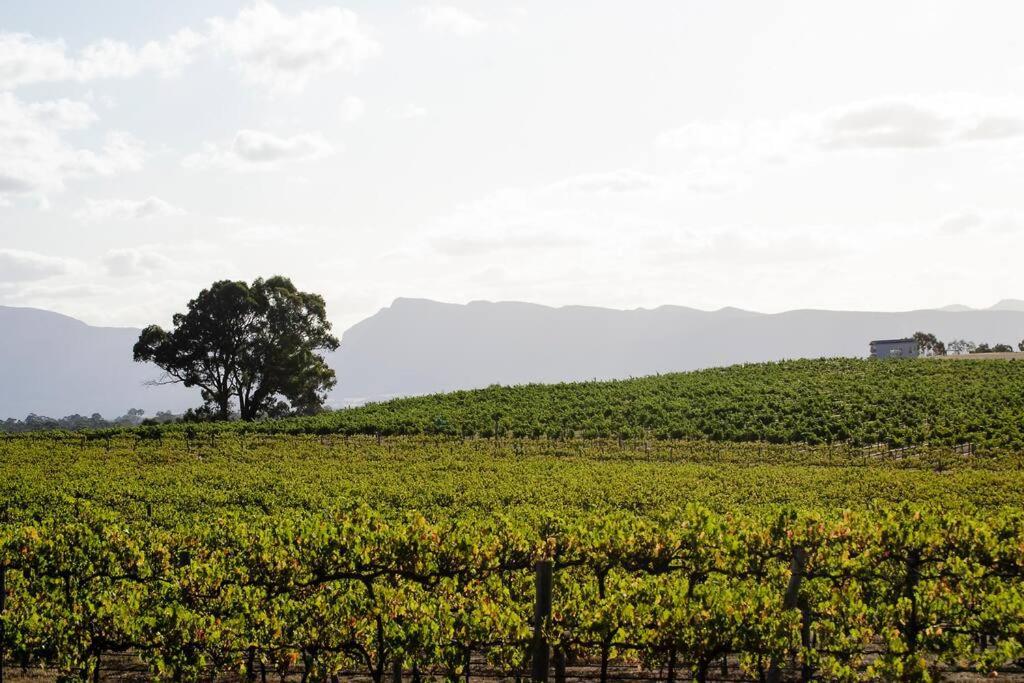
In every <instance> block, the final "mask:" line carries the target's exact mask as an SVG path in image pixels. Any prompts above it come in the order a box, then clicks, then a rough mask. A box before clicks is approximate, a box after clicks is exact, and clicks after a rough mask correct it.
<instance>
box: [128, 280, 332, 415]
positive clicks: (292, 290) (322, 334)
mask: <svg viewBox="0 0 1024 683" xmlns="http://www.w3.org/2000/svg"><path fill="white" fill-rule="evenodd" d="M337 348H338V339H337V338H336V337H335V336H334V335H332V334H331V324H330V322H328V320H327V309H326V305H325V303H324V300H323V297H321V296H320V295H318V294H311V293H308V292H300V291H299V290H298V289H297V288H296V287H295V285H294V284H292V282H291V280H289V279H288V278H286V277H282V276H274V277H271V278H268V279H266V280H264V279H263V278H258V279H256V280H254V281H253V283H252V284H251V285H249V284H247V283H245V282H243V281H232V280H220V281H218V282H214V283H213V284H212V285H211V286H210V287H209V288H208V289H204V290H203V291H201V292H200V293H199V295H198V296H197V297H196V298H195V299H192V300H191V301H189V302H188V311H187V312H185V313H176V314H175V315H174V318H173V329H171V330H170V331H166V330H164V329H163V328H161V327H159V326H158V325H150V326H149V327H147V328H145V329H144V330H142V332H141V334H139V340H138V342H136V344H135V347H134V357H135V360H136V361H139V362H145V361H148V362H152V363H155V364H156V365H157V366H158V367H160V368H161V369H162V370H163V371H164V377H163V378H162V379H161V380H158V383H181V384H184V385H185V386H186V387H199V388H200V390H201V391H202V397H203V401H204V402H205V405H204V409H205V410H207V411H208V412H209V413H210V414H211V415H213V416H215V417H216V418H218V419H228V417H229V416H230V414H231V411H232V407H233V406H236V407H237V410H238V414H239V415H240V417H241V418H242V419H243V420H254V419H257V418H259V417H264V416H277V415H281V414H284V413H286V412H289V411H292V412H297V413H311V412H315V411H316V410H317V409H319V408H320V407H321V406H322V405H323V402H324V400H326V398H327V392H328V391H329V390H330V389H331V388H332V387H333V386H334V385H335V382H336V380H335V376H334V370H332V369H331V368H330V367H329V366H328V365H327V363H326V361H325V360H324V358H323V356H322V355H320V354H319V353H318V352H320V351H325V350H330V351H333V350H335V349H337Z"/></svg>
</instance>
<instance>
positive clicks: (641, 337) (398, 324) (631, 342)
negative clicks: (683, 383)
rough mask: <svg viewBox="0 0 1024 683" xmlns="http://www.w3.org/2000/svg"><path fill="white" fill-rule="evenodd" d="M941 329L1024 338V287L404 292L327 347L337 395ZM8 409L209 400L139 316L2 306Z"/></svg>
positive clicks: (524, 378) (793, 354)
mask: <svg viewBox="0 0 1024 683" xmlns="http://www.w3.org/2000/svg"><path fill="white" fill-rule="evenodd" d="M917 330H923V331H928V332H933V333H934V334H936V335H937V336H938V337H939V338H940V339H943V340H951V339H955V338H965V339H970V340H973V341H976V342H989V343H997V342H1002V343H1010V344H1014V345H1016V343H1017V342H1018V341H1020V340H1021V339H1022V338H1024V301H1021V300H1010V299H1007V300H1004V301H1001V302H999V303H998V304H996V305H995V306H992V307H991V308H988V309H984V310H973V309H968V308H966V307H962V306H950V307H946V308H945V309H942V310H920V311H908V312H897V313H873V312H850V311H820V310H797V311H789V312H785V313H778V314H762V313H754V312H750V311H743V310H740V309H735V308H724V309H721V310H718V311H701V310H697V309H692V308H686V307H682V306H662V307H659V308H656V309H635V310H628V311H621V310H612V309H604V308H594V307H586V306H566V307H561V308H552V307H548V306H541V305H537V304H526V303H516V302H500V303H491V302H483V301H477V302H472V303H469V304H465V305H461V304H446V303H438V302H435V301H429V300H425V299H405V298H401V299H397V300H395V301H394V303H392V305H391V306H388V307H386V308H383V309H381V310H380V311H379V312H378V313H376V314H375V315H373V316H371V317H369V318H367V319H366V320H364V321H362V322H360V323H358V324H356V325H354V326H353V327H351V328H349V329H348V330H346V331H345V332H344V333H343V335H342V344H341V348H340V349H339V350H338V352H336V353H334V354H331V356H330V358H329V360H330V362H331V365H332V366H333V367H334V368H335V369H336V371H337V373H338V388H337V389H336V390H335V392H334V394H333V395H332V396H331V399H330V403H331V404H332V405H336V406H337V405H346V404H351V403H357V402H362V401H366V400H378V399H383V398H389V397H393V396H400V395H413V394H423V393H431V392H436V391H448V390H453V389H468V388H475V387H482V386H487V385H489V384H495V383H500V384H519V383H526V382H557V381H572V380H589V379H595V378H596V379H612V378H624V377H631V376H632V377H635V376H640V375H649V374H653V373H663V372H675V371H683V370H694V369H699V368H705V367H713V366H720V365H730V364H733V363H740V362H753V361H765V360H780V359H784V358H802V357H820V356H865V355H867V349H868V342H869V341H870V340H871V339H877V338H887V337H898V336H904V335H910V334H912V333H913V332H915V331H917ZM0 335H2V338H3V340H4V343H3V346H2V349H0V387H3V388H2V391H0V418H6V417H18V418H20V417H24V416H25V415H27V414H28V413H37V414H45V415H49V416H54V417H59V416H63V415H67V414H72V413H81V414H91V413H93V412H99V413H102V414H103V415H104V416H106V417H114V416H117V415H120V414H123V413H124V412H125V411H126V410H127V409H128V408H142V409H144V410H145V411H146V412H147V413H148V414H152V413H154V412H156V411H157V410H172V411H175V412H180V411H182V410H184V409H185V408H188V407H192V406H195V405H197V404H198V403H199V396H198V392H195V391H191V390H185V389H184V388H182V387H180V386H159V387H154V386H147V385H146V384H145V383H146V381H147V380H152V379H156V378H157V377H159V374H160V371H159V369H157V368H156V367H154V366H150V365H143V364H138V363H134V362H133V361H132V358H131V355H132V354H131V348H132V345H133V344H134V342H135V339H136V338H137V336H138V330H137V329H132V328H107V327H92V326H89V325H86V324H85V323H82V322H80V321H77V320H75V319H73V318H69V317H67V316H64V315H60V314H57V313H52V312H49V311H41V310H36V309H25V308H9V307H0Z"/></svg>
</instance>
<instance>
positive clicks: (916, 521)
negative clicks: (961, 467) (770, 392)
mask: <svg viewBox="0 0 1024 683" xmlns="http://www.w3.org/2000/svg"><path fill="white" fill-rule="evenodd" d="M0 553H2V555H0V571H2V578H3V584H4V592H3V595H4V597H5V600H4V602H3V613H2V625H3V632H2V638H0V641H2V649H3V650H4V655H5V656H6V658H7V661H8V662H9V663H16V664H19V665H21V666H25V667H29V666H45V667H47V668H49V669H52V670H54V671H55V672H56V673H57V675H58V677H59V678H60V680H62V681H71V680H88V679H89V678H90V677H91V676H94V675H95V674H96V671H97V670H98V669H99V667H101V666H102V661H103V657H104V656H106V655H109V654H111V653H114V652H132V653H136V654H137V655H138V656H139V657H140V658H141V659H142V660H143V661H144V662H145V663H146V664H147V666H148V667H149V668H150V670H151V672H152V673H153V675H154V676H156V677H158V678H161V679H169V680H175V681H182V680H196V679H198V678H200V677H205V676H208V675H209V674H210V673H211V672H221V673H229V672H236V673H240V674H241V675H243V676H245V677H248V678H252V677H254V676H255V675H256V672H257V670H259V671H261V672H267V671H269V672H271V673H279V674H282V675H284V674H287V673H288V672H289V671H299V670H301V671H304V672H305V673H304V676H305V678H306V679H307V680H317V681H319V680H322V681H330V680H332V679H336V678H337V677H338V676H339V675H340V673H341V672H344V671H351V670H359V671H362V672H364V674H365V675H367V676H369V677H371V678H372V679H373V680H374V681H382V680H384V677H385V675H386V672H387V671H388V669H389V667H390V666H391V664H392V663H393V662H399V663H400V666H401V667H402V668H404V669H406V670H410V669H414V670H415V671H417V672H421V674H422V675H423V676H428V675H436V676H440V677H443V678H446V679H448V680H458V679H464V678H467V677H468V676H469V675H470V673H471V672H469V671H468V670H467V667H468V665H469V663H470V661H471V660H470V657H469V655H470V654H471V653H477V654H478V655H482V656H483V657H484V658H485V659H486V661H487V663H488V666H489V667H491V668H493V669H496V670H498V671H503V672H507V673H509V674H512V675H514V674H516V673H520V674H521V673H523V672H525V671H528V670H529V668H528V653H529V648H530V639H531V634H532V626H533V624H532V615H533V600H534V594H533V578H534V577H533V572H534V568H535V566H536V564H537V563H538V562H550V563H551V564H552V566H553V568H554V589H553V606H552V612H551V617H550V619H548V620H546V621H545V623H544V624H543V625H542V630H543V634H544V638H545V639H546V640H547V642H548V643H550V644H551V646H552V647H553V648H554V651H555V653H556V655H557V656H556V658H555V659H556V661H565V660H566V659H568V660H570V661H571V660H573V659H579V660H584V661H592V662H596V663H597V666H598V667H599V669H600V671H602V672H607V668H608V664H609V662H613V661H616V660H621V661H625V662H632V663H636V664H637V665H641V666H645V667H648V668H651V669H660V670H662V671H666V672H667V676H668V677H669V678H670V679H672V678H674V677H676V676H681V675H683V673H684V672H689V673H691V674H692V675H694V676H695V677H696V678H697V680H704V679H705V678H706V677H707V675H708V671H709V669H710V667H711V666H712V665H713V664H714V662H716V661H719V660H721V659H722V658H723V657H729V658H731V659H732V660H733V661H736V662H738V663H739V666H741V667H742V668H743V670H744V672H745V673H746V674H747V675H749V676H751V677H754V678H759V679H761V680H770V679H771V678H772V677H773V676H776V675H777V673H778V671H779V669H780V668H782V667H785V668H789V667H790V666H791V665H792V664H793V663H796V664H797V666H798V667H800V668H802V669H803V670H804V674H805V675H806V676H810V675H812V674H813V675H818V676H822V677H824V678H826V679H829V680H849V681H853V680H861V679H878V678H883V679H888V680H897V679H898V680H929V679H930V677H931V676H932V674H933V672H934V671H935V669H936V667H945V668H954V669H960V668H966V669H969V670H973V671H976V672H978V673H987V672H990V671H994V670H997V669H999V668H1000V667H1005V666H1007V665H1009V664H1011V663H1013V662H1014V661H1016V660H1019V659H1021V658H1022V657H1024V518H1022V517H1021V516H1020V515H1019V514H1015V513H1012V512H998V513H989V514H986V515H984V516H982V515H971V514H965V513H957V514H951V513H945V512H941V511H936V510H928V509H921V508H914V507H910V506H875V507H872V508H869V509H866V510H864V511H862V512H858V513H850V512H847V513H843V514H835V515H814V514H795V513H792V512H787V511H778V512H776V513H773V514H771V515H722V514H716V513H712V512H710V511H708V510H707V509H704V508H700V507H690V508H687V509H685V510H682V511H678V512H674V513H672V514H669V515H664V516H662V517H660V518H655V517H651V516H648V517H641V516H638V515H635V514H631V513H628V512H619V513H615V514H607V513H602V514H600V515H587V514H583V513H581V514H572V515H553V514H549V513H546V512H544V511H538V513H537V515H536V516H535V517H534V518H531V519H525V520H524V519H509V518H506V517H503V516H501V515H498V516H493V517H490V518H487V519H480V520H471V519H462V518H453V519H449V520H441V521H429V520H428V519H426V518H425V517H424V516H422V515H420V514H415V513H410V514H407V515H405V516H403V517H401V518H385V517H383V516H381V515H380V514H378V513H375V512H373V511H371V510H369V509H366V508H361V509H357V510H354V511H350V512H345V513H341V512H338V513H326V512H310V511H301V510H299V511H292V512H287V513H284V512H278V513H275V514H274V515H273V516H265V517H262V518H260V517H255V518H253V517H242V516H239V515H233V514H227V515H221V516H218V517H212V518H209V519H205V520H197V519H192V520H190V519H188V518H182V519H181V521H180V522H179V523H178V524H154V523H150V522H148V521H147V520H146V519H145V518H142V519H129V518H128V517H125V516H123V515H120V514H119V513H117V512H116V511H111V510H104V509H101V508H99V507H97V506H95V505H93V504H91V503H89V502H84V501H82V500H78V499H72V498H64V499H60V500H57V499H55V500H52V501H49V503H48V504H47V505H46V506H45V508H42V507H41V508H39V509H37V510H36V511H35V512H34V513H33V514H32V515H30V516H28V517H27V518H19V519H17V520H9V521H8V522H7V523H6V524H4V525H3V528H2V539H0ZM869 653H872V654H871V656H869ZM874 653H877V656H875V654H874Z"/></svg>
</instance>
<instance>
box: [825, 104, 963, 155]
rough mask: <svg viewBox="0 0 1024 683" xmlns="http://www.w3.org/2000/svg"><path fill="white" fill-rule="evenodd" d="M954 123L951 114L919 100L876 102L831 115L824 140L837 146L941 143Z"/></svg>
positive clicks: (893, 146)
mask: <svg viewBox="0 0 1024 683" xmlns="http://www.w3.org/2000/svg"><path fill="white" fill-rule="evenodd" d="M953 126H954V121H953V120H951V119H950V118H948V117H946V116H943V115H942V114H941V113H940V112H937V111H934V110H932V109H929V108H926V107H924V106H921V105H918V104H914V103H909V102H874V103H869V104H865V105H855V106H853V107H851V108H849V109H847V110H846V111H841V112H838V113H836V114H833V115H831V116H828V117H827V118H826V120H825V122H824V129H823V131H822V138H821V144H822V145H823V146H824V147H830V148H837V149H842V148H868V149H871V148H877V149H884V148H890V149H915V148H925V147H939V146H942V145H943V144H945V143H946V141H947V139H948V137H949V135H950V131H951V130H952V129H953Z"/></svg>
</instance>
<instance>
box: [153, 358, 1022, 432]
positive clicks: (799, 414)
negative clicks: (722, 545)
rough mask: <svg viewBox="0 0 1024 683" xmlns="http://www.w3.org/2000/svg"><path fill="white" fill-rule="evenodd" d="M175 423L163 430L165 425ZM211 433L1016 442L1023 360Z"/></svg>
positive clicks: (557, 398) (818, 370) (414, 406)
mask: <svg viewBox="0 0 1024 683" xmlns="http://www.w3.org/2000/svg"><path fill="white" fill-rule="evenodd" d="M178 428H180V427H174V426H171V427H169V429H172V430H173V429H178ZM213 428H215V429H237V430H241V431H244V432H250V433H252V432H261V433H282V434H303V433H304V434H371V435H373V434H381V435H410V434H423V435H433V434H439V435H448V436H474V435H475V436H482V437H494V436H495V435H496V434H495V428H497V436H499V437H502V438H505V437H510V436H514V437H534V438H536V437H547V438H552V439H569V438H574V437H583V438H615V437H619V436H622V437H625V438H639V437H645V438H646V437H653V438H657V439H709V440H713V441H729V442H750V441H760V442H769V443H779V444H782V443H806V444H830V443H842V442H850V443H853V444H855V445H862V446H866V445H871V444H878V443H882V444H887V445H889V446H892V447H903V446H909V445H919V444H932V445H956V444H963V443H972V444H974V447H975V449H976V450H977V451H978V452H997V451H1019V450H1024V363H1021V362H1018V361H993V360H961V361H958V362H956V363H951V362H944V361H940V360H935V359H906V360H900V361H877V360H856V359H820V360H798V361H786V362H781V363H759V364H750V365H737V366H732V367H728V368H716V369H712V370H702V371H698V372H689V373H682V374H669V375H658V376H654V377H645V378H641V379H633V380H624V381H612V382H583V383H572V384H555V385H539V384H532V385H525V386H516V387H501V386H493V387H488V388H487V389H480V390H474V391H456V392H452V393H448V394H438V395H433V396H424V397H418V398H407V399H398V400H394V401H389V402H386V403H376V404H370V405H367V406H363V407H360V408H352V409H347V410H338V411H335V412H332V413H325V414H322V415H316V416H313V417H307V418H296V419H287V420H268V421H263V422H258V423H255V424H244V425H243V424H230V425H221V426H215V427H213Z"/></svg>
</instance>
